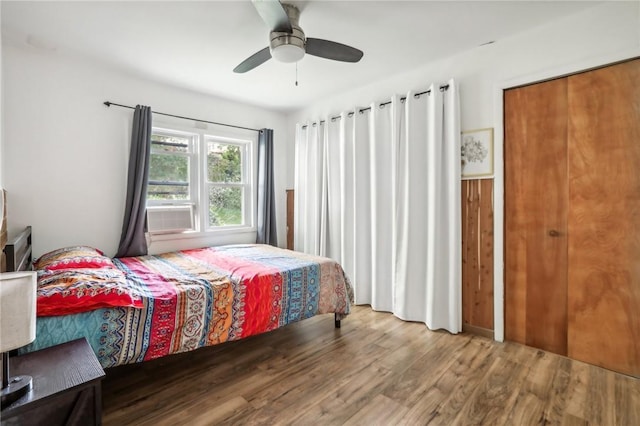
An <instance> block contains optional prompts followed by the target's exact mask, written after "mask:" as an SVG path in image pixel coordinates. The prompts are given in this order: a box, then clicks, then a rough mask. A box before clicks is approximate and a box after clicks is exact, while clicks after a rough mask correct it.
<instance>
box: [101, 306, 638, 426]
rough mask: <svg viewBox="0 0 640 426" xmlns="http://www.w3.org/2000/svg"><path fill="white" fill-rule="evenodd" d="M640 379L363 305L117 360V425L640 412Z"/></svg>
mask: <svg viewBox="0 0 640 426" xmlns="http://www.w3.org/2000/svg"><path fill="white" fill-rule="evenodd" d="M638 407H640V382H639V381H638V380H636V379H633V378H630V377H628V376H624V375H622V374H617V373H614V372H612V371H607V370H603V369H601V368H599V367H595V366H591V365H588V364H585V363H582V362H577V361H572V360H570V359H568V358H565V357H562V356H559V355H555V354H552V353H549V352H544V351H541V350H538V349H534V348H531V347H527V346H523V345H520V344H517V343H512V342H506V343H497V342H493V341H492V340H490V339H487V338H484V337H478V336H473V335H469V334H465V333H463V334H458V335H455V336H454V335H451V334H449V333H446V332H442V331H435V332H434V331H429V330H428V329H427V328H426V327H425V326H424V324H422V323H413V322H404V321H402V320H400V319H398V318H396V317H394V316H393V315H392V314H388V313H382V312H373V311H372V310H371V309H370V308H369V307H367V306H356V307H354V309H353V313H352V314H351V315H350V316H349V317H347V318H346V319H345V320H344V321H343V322H342V328H341V329H339V330H336V329H334V328H333V316H332V315H318V316H316V317H313V318H310V319H307V320H304V321H300V322H298V323H294V324H290V325H288V326H286V327H283V328H280V329H277V330H274V331H272V332H271V333H267V334H262V335H259V336H254V337H252V338H250V339H243V340H239V341H234V342H228V343H225V344H222V345H216V346H212V347H207V348H201V349H198V350H197V351H192V352H189V353H183V354H176V355H172V356H169V357H166V358H161V359H157V360H154V361H148V362H145V363H143V364H139V365H127V366H122V367H116V368H113V369H108V370H107V377H106V379H105V380H104V381H103V424H104V425H105V426H110V425H118V426H122V425H128V424H135V425H154V426H159V425H165V424H166V425H175V424H189V425H205V424H207V425H210V424H220V425H222V424H228V425H236V424H237V425H255V424H265V425H275V424H278V425H287V424H295V425H347V424H359V425H370V424H389V425H417V424H427V423H428V424H442V425H469V424H483V425H505V424H506V425H528V424H600V425H615V424H618V425H637V424H640V411H639V410H638Z"/></svg>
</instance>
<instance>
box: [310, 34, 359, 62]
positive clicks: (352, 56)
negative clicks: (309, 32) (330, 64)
mask: <svg viewBox="0 0 640 426" xmlns="http://www.w3.org/2000/svg"><path fill="white" fill-rule="evenodd" d="M306 51H307V53H308V54H309V55H313V56H319V57H321V58H326V59H333V60H334V61H342V62H358V61H359V60H360V59H362V56H363V55H364V53H362V50H358V49H356V48H355V47H351V46H347V45H346V44H341V43H336V42H335V41H329V40H322V39H320V38H307V45H306Z"/></svg>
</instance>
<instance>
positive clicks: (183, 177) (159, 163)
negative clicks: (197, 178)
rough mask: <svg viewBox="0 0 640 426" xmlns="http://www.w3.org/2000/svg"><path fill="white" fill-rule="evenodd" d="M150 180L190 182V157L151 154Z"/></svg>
mask: <svg viewBox="0 0 640 426" xmlns="http://www.w3.org/2000/svg"><path fill="white" fill-rule="evenodd" d="M149 180H150V181H152V180H157V181H162V182H188V181H189V158H188V157H183V156H179V155H162V154H151V160H150V162H149Z"/></svg>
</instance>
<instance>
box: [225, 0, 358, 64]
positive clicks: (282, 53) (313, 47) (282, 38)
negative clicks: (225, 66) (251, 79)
mask: <svg viewBox="0 0 640 426" xmlns="http://www.w3.org/2000/svg"><path fill="white" fill-rule="evenodd" d="M251 1H252V3H253V5H254V7H255V8H256V10H257V11H258V14H259V15H260V17H261V18H262V20H263V21H264V22H265V24H267V26H268V27H269V29H270V30H271V33H270V37H269V39H270V40H271V41H270V43H269V47H265V48H264V49H262V50H260V51H258V52H256V53H254V54H253V55H251V56H249V57H248V58H247V59H245V60H244V61H242V63H240V65H238V66H237V67H235V68H234V69H233V72H236V73H245V72H247V71H250V70H252V69H254V68H255V67H257V66H258V65H261V64H263V63H265V62H266V61H268V60H269V59H271V58H272V57H273V58H274V59H276V60H278V61H280V62H297V61H299V60H300V59H302V57H303V56H304V54H305V53H308V54H309V55H313V56H318V57H320V58H326V59H333V60H334V61H342V62H358V61H359V60H360V59H361V58H362V55H363V53H362V51H361V50H358V49H356V48H354V47H351V46H347V45H345V44H341V43H336V42H335V41H329V40H323V39H320V38H307V37H305V35H304V31H302V28H300V26H299V25H298V20H299V18H300V11H299V10H298V8H297V7H296V6H294V5H292V4H282V3H280V2H279V1H278V0H251Z"/></svg>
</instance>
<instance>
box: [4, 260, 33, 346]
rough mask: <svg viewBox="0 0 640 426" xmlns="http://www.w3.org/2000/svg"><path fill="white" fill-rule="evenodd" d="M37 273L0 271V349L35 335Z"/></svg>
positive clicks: (25, 343)
mask: <svg viewBox="0 0 640 426" xmlns="http://www.w3.org/2000/svg"><path fill="white" fill-rule="evenodd" d="M36 277H37V273H36V272H7V273H3V274H0V352H8V351H11V350H13V349H18V348H21V347H22V346H25V345H28V344H29V343H31V342H33V341H34V340H35V338H36V285H37V279H36Z"/></svg>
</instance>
